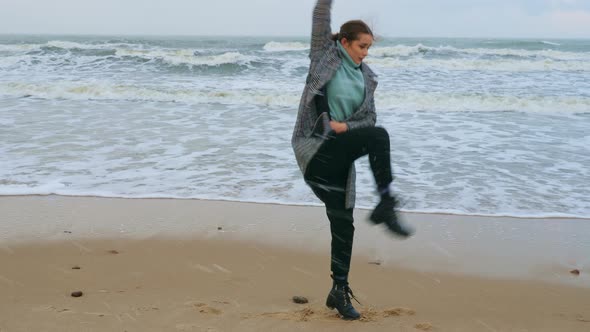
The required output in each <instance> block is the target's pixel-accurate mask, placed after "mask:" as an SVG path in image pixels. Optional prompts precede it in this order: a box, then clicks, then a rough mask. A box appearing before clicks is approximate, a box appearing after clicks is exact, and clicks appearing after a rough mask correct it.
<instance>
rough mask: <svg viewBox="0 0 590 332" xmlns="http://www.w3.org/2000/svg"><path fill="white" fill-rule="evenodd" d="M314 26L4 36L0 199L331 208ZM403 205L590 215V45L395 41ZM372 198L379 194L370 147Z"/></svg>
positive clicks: (381, 57)
mask: <svg viewBox="0 0 590 332" xmlns="http://www.w3.org/2000/svg"><path fill="white" fill-rule="evenodd" d="M308 52H309V39H308V38H306V37H300V38H297V37H282V38H277V37H130V36H124V37H121V36H58V35H47V36H25V35H0V195H48V194H57V195H67V196H105V197H126V198H145V197H154V198H156V197H157V198H161V197H168V198H185V199H189V198H198V199H221V200H232V201H247V202H264V203H278V204H296V205H320V202H319V201H318V199H317V198H316V197H315V196H314V195H313V194H312V192H311V190H310V189H309V188H308V187H307V186H306V185H305V183H304V182H303V179H302V176H301V174H300V172H299V170H298V168H297V165H296V162H295V158H294V155H293V152H292V149H291V145H290V139H291V134H292V130H293V126H294V123H295V117H296V114H297V108H298V102H299V98H300V95H301V91H302V89H303V85H304V82H305V78H306V75H307V69H308V65H309V60H308V57H307V55H308ZM365 61H366V63H367V64H369V65H370V66H371V68H372V69H373V70H374V71H375V72H376V73H377V74H378V75H379V78H378V79H379V86H378V88H377V91H376V94H375V97H376V106H377V115H378V119H377V121H378V125H380V126H383V127H385V128H386V129H387V130H388V131H389V133H390V135H391V152H392V163H393V169H394V173H395V177H396V180H395V188H396V191H397V192H398V193H399V195H400V197H401V198H402V201H403V207H402V209H403V210H404V211H413V212H426V213H451V214H464V215H495V216H516V217H568V218H572V217H579V218H590V40H554V39H551V40H535V39H445V38H385V37H383V38H379V40H377V42H376V43H375V45H374V46H373V47H372V48H371V50H370V52H369V57H368V58H367V59H366V60H365ZM357 171H358V178H357V188H358V193H357V207H361V208H371V207H373V206H374V205H375V204H376V203H377V201H378V197H377V195H376V193H375V188H374V180H373V178H372V176H371V172H370V170H369V166H368V162H367V160H366V158H363V159H361V160H359V161H358V162H357Z"/></svg>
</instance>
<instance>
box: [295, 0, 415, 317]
mask: <svg viewBox="0 0 590 332" xmlns="http://www.w3.org/2000/svg"><path fill="white" fill-rule="evenodd" d="M331 6H332V0H318V2H317V4H316V6H315V9H314V12H313V27H312V39H311V50H310V55H309V56H310V59H311V64H310V69H309V74H308V76H307V81H306V85H305V89H304V90H303V95H302V96H301V102H300V105H299V112H298V115H297V122H296V124H295V129H294V132H293V138H292V145H293V149H294V151H295V155H296V158H297V163H298V165H299V167H300V169H301V171H302V173H303V175H304V178H305V181H306V183H307V184H308V185H309V186H310V187H311V189H312V190H313V192H314V193H315V194H316V196H317V197H318V198H319V199H320V200H321V201H322V202H323V203H324V204H325V205H326V212H327V215H328V219H329V220H330V230H331V233H332V249H331V251H332V252H331V254H332V262H331V270H332V279H333V286H332V289H331V290H330V293H329V294H328V299H327V300H326V305H327V306H328V307H330V308H332V309H334V308H336V309H337V310H338V312H339V313H340V315H342V317H343V318H344V319H358V318H360V314H359V312H358V311H356V309H355V308H354V307H353V306H352V303H351V301H350V297H351V296H352V298H354V295H353V294H352V291H351V289H350V287H349V286H348V272H349V269H350V258H351V254H352V241H353V237H354V226H353V208H354V196H355V168H354V161H355V160H356V159H358V158H360V157H361V156H364V155H368V156H369V162H370V165H371V170H372V172H373V175H374V177H375V182H376V184H377V189H378V191H379V193H380V194H381V201H380V202H379V204H378V205H377V207H376V208H375V210H374V211H373V212H372V213H371V217H370V220H371V221H373V222H374V223H376V224H380V223H385V224H386V225H387V226H388V229H389V230H391V231H392V232H393V233H394V234H396V235H399V236H401V237H408V236H410V235H411V232H410V230H408V229H407V228H405V227H403V226H402V225H401V224H400V223H399V222H398V219H397V215H396V212H395V207H396V204H397V202H396V199H395V197H394V196H393V195H392V193H390V189H389V188H390V184H391V182H392V180H393V177H392V171H391V162H390V150H389V135H388V133H387V131H386V130H385V129H383V128H380V127H375V121H376V114H375V100H374V91H375V88H376V87H377V81H376V80H375V78H376V76H375V74H374V73H373V72H372V71H371V69H369V67H368V66H367V65H366V64H364V63H363V59H364V58H365V57H366V56H367V53H368V50H369V48H370V47H371V45H372V43H373V33H372V31H371V29H370V28H369V27H368V26H367V25H366V24H365V23H364V22H362V21H349V22H347V23H345V24H344V25H342V27H341V28H340V32H339V33H338V34H336V35H332V32H331V29H330V21H331V18H330V10H331ZM357 302H358V301H357Z"/></svg>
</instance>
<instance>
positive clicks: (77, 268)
mask: <svg viewBox="0 0 590 332" xmlns="http://www.w3.org/2000/svg"><path fill="white" fill-rule="evenodd" d="M79 269H80V267H79V266H74V267H72V270H79Z"/></svg>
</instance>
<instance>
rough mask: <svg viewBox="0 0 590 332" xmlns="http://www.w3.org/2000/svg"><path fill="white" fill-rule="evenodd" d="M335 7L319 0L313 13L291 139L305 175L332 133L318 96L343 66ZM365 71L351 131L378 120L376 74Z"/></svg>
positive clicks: (349, 194) (349, 196) (349, 197)
mask: <svg viewBox="0 0 590 332" xmlns="http://www.w3.org/2000/svg"><path fill="white" fill-rule="evenodd" d="M331 7H332V0H318V2H317V4H316V6H315V8H314V11H313V26H312V34H311V50H310V53H309V57H310V59H311V63H310V65H309V74H308V75H307V80H306V83H305V88H304V89H303V94H302V96H301V101H300V103H299V111H298V114H297V121H296V123H295V128H294V130H293V137H292V139H291V144H292V146H293V150H294V151H295V157H296V159H297V164H298V165H299V168H300V169H301V172H302V173H303V174H304V175H305V170H306V169H307V166H308V165H309V162H310V161H311V159H312V158H313V156H314V155H315V154H316V152H317V151H318V150H319V148H320V146H321V145H322V143H323V142H324V140H325V139H326V137H327V134H328V132H329V131H330V124H329V117H328V115H327V114H326V113H322V114H321V115H318V114H317V113H318V112H317V110H316V103H315V96H317V95H322V91H321V90H322V88H323V87H324V85H325V84H326V83H327V82H328V81H329V80H330V79H332V77H333V76H334V74H335V73H336V70H338V67H340V64H341V63H342V59H341V58H340V54H339V51H338V47H337V45H336V42H335V41H333V40H332V29H331V28H330V22H331V15H330V10H331ZM361 70H362V72H363V76H364V79H365V100H364V102H363V103H362V105H361V106H360V107H359V108H358V109H357V110H356V111H355V112H353V114H352V115H351V116H350V117H349V118H348V119H346V120H345V122H346V124H347V125H348V129H349V130H351V129H355V128H362V127H373V126H375V122H376V120H377V116H376V113H375V98H374V92H375V89H376V88H377V80H376V75H375V74H374V73H373V71H372V70H371V69H370V68H369V67H368V66H367V65H366V64H364V63H362V64H361ZM355 174H356V173H355V168H354V164H353V165H352V167H351V169H350V174H349V176H348V181H347V186H346V207H347V208H353V207H354V200H355V179H356V177H355Z"/></svg>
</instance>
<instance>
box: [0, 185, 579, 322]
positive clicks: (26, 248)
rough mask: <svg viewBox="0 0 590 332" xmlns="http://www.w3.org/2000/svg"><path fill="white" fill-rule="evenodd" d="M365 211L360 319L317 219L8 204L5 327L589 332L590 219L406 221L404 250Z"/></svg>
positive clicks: (191, 207) (106, 203) (246, 208)
mask: <svg viewBox="0 0 590 332" xmlns="http://www.w3.org/2000/svg"><path fill="white" fill-rule="evenodd" d="M366 213H367V211H357V221H356V225H357V237H356V238H355V241H356V242H355V252H354V257H353V263H352V269H351V270H352V272H351V280H350V281H351V287H352V289H353V290H354V292H355V295H356V297H357V298H358V299H359V301H360V302H361V303H362V305H358V304H357V305H356V307H357V308H358V309H359V310H360V311H361V313H362V314H363V318H362V319H361V320H360V321H354V322H349V321H343V320H341V319H340V318H339V317H338V315H337V314H336V312H335V311H332V310H329V309H328V308H326V307H325V305H324V302H325V297H326V295H327V293H328V291H329V288H330V285H331V280H330V278H329V261H330V257H329V254H328V250H327V249H328V248H329V231H328V228H327V227H326V226H327V225H325V224H326V223H327V221H326V219H325V217H324V216H323V209H321V208H316V207H297V206H280V205H270V204H249V203H236V202H213V201H198V200H166V199H162V200H158V199H134V200H128V199H106V198H90V197H76V198H74V197H60V196H28V197H3V198H0V217H1V218H2V221H1V222H0V231H1V233H0V234H1V237H0V266H1V268H0V331H2V332H11V331H298V330H309V331H590V284H589V283H588V274H590V269H588V261H587V258H586V256H587V255H585V253H586V254H587V252H589V251H586V250H587V249H588V247H587V237H586V238H583V235H585V234H586V233H585V232H587V230H588V226H587V224H588V220H562V219H539V220H526V219H522V220H521V219H510V218H483V217H465V216H463V217H460V216H449V215H419V214H405V218H406V220H407V221H408V222H409V223H411V224H412V225H413V226H414V227H416V228H417V230H418V233H417V235H416V236H415V237H414V238H412V239H410V240H407V241H401V240H399V239H396V238H394V237H391V236H389V235H387V234H386V233H385V232H384V231H383V229H381V228H379V227H373V226H371V225H370V224H369V223H367V222H365V221H364V220H363V219H364V218H365V217H366ZM576 225H577V226H576ZM573 235H576V236H573ZM533 240H534V241H533ZM519 244H520V245H519ZM574 269H577V270H579V271H580V274H579V275H576V274H572V273H570V271H572V270H574ZM490 271H493V273H492V272H490ZM75 291H81V292H82V293H83V294H82V296H80V297H73V296H72V295H71V294H72V292H75ZM293 296H304V297H306V298H307V299H308V300H309V303H307V304H296V303H294V302H293V301H292V297H293Z"/></svg>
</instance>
